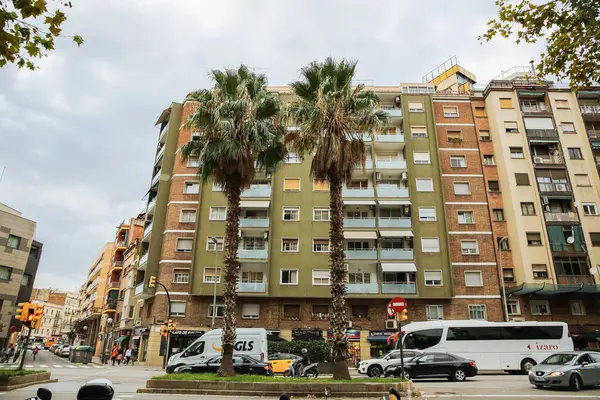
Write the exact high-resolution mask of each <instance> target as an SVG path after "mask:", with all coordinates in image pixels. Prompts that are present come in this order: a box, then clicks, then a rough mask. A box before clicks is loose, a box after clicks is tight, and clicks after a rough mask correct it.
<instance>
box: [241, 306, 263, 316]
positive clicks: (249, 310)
mask: <svg viewBox="0 0 600 400" xmlns="http://www.w3.org/2000/svg"><path fill="white" fill-rule="evenodd" d="M259 316H260V304H256V303H253V304H248V303H244V304H242V318H243V319H258V318H259Z"/></svg>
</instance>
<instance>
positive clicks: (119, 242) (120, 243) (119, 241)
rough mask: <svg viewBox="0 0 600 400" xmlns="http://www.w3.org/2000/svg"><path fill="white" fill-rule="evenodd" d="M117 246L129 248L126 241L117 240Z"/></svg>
mask: <svg viewBox="0 0 600 400" xmlns="http://www.w3.org/2000/svg"><path fill="white" fill-rule="evenodd" d="M115 244H116V245H117V247H127V242H125V241H124V240H117V242H116V243H115Z"/></svg>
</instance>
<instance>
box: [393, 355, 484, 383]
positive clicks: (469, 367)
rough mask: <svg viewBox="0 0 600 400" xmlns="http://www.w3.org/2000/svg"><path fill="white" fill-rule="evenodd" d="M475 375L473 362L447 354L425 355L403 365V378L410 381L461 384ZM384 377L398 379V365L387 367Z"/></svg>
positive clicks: (475, 368) (475, 366)
mask: <svg viewBox="0 0 600 400" xmlns="http://www.w3.org/2000/svg"><path fill="white" fill-rule="evenodd" d="M475 375H477V365H476V364H475V361H473V360H467V359H466V358H462V357H459V356H457V355H454V354H449V353H425V354H422V355H420V356H417V357H414V358H412V359H410V360H408V362H405V363H404V376H405V377H406V378H410V379H417V378H448V380H451V381H461V382H462V381H464V380H465V379H467V378H468V377H472V376H475ZM385 376H396V377H400V363H394V364H393V365H390V366H388V367H387V368H386V370H385Z"/></svg>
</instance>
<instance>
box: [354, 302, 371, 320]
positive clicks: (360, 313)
mask: <svg viewBox="0 0 600 400" xmlns="http://www.w3.org/2000/svg"><path fill="white" fill-rule="evenodd" d="M368 317H369V306H360V305H353V306H352V318H368Z"/></svg>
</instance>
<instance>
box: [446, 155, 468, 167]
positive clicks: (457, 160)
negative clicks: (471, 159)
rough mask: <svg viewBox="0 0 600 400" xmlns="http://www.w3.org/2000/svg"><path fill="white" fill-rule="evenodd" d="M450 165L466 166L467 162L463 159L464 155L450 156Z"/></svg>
mask: <svg viewBox="0 0 600 400" xmlns="http://www.w3.org/2000/svg"><path fill="white" fill-rule="evenodd" d="M450 167H452V168H466V167H467V162H466V160H465V156H450Z"/></svg>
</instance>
